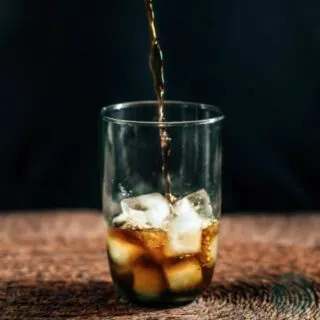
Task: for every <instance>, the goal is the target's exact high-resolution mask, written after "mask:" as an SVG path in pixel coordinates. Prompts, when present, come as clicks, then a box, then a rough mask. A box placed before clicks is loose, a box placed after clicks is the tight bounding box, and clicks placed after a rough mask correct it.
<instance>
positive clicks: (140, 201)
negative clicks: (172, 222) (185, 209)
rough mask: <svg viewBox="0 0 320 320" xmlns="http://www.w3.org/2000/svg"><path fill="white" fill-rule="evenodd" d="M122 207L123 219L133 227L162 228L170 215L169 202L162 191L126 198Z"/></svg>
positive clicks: (122, 202)
mask: <svg viewBox="0 0 320 320" xmlns="http://www.w3.org/2000/svg"><path fill="white" fill-rule="evenodd" d="M121 208H122V215H121V219H122V220H124V221H126V222H125V224H128V225H130V226H133V227H140V228H148V227H149V228H162V227H163V225H164V222H165V220H166V218H167V217H168V216H169V215H170V206H169V203H168V201H167V199H166V198H165V197H163V196H162V195H161V194H160V193H151V194H146V195H142V196H139V197H135V198H128V199H124V200H122V201H121ZM118 218H119V217H118Z"/></svg>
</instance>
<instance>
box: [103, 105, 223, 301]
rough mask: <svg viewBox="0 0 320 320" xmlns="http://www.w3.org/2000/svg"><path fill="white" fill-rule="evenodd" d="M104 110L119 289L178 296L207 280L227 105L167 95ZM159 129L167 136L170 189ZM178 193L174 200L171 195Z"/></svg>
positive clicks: (106, 201) (106, 194)
mask: <svg viewBox="0 0 320 320" xmlns="http://www.w3.org/2000/svg"><path fill="white" fill-rule="evenodd" d="M164 114H165V121H163V122H158V121H157V103H156V102H155V101H142V102H130V103H119V104H115V105H111V106H107V107H105V108H103V109H102V110H101V123H100V124H101V152H102V157H101V158H102V175H101V178H102V179H101V180H102V181H101V182H102V206H103V213H104V218H105V224H106V250H107V256H108V261H109V267H110V272H111V277H112V280H113V283H114V285H115V287H116V290H117V291H118V292H119V293H120V294H121V295H123V296H124V297H125V298H127V299H128V300H130V301H132V302H136V303H140V304H141V303H142V304H149V305H150V304H152V305H154V304H165V305H169V304H170V305H171V304H180V303H187V302H190V301H192V300H194V299H195V298H196V297H197V296H198V295H200V294H201V293H202V291H203V290H204V289H205V288H206V287H207V286H209V285H210V283H211V279H212V276H213V272H214V267H215V264H216V257H217V241H218V233H219V221H220V215H221V138H220V133H221V124H222V120H223V118H224V117H223V115H222V113H221V112H220V111H219V110H218V109H217V108H216V107H214V106H211V105H206V104H201V103H189V102H180V101H166V102H165V105H164ZM160 129H161V130H162V131H163V130H165V131H166V133H167V134H168V135H169V137H170V139H171V140H170V143H171V147H170V153H169V156H168V159H167V169H168V172H169V179H168V181H169V182H170V187H171V195H172V196H173V197H172V198H171V199H170V200H171V201H169V200H167V198H166V197H165V195H166V194H165V185H166V184H165V177H164V174H163V169H164V168H163V166H164V163H163V157H162V149H161V143H160V141H161V140H160ZM173 199H174V200H173Z"/></svg>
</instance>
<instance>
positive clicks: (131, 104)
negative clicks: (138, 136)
mask: <svg viewBox="0 0 320 320" xmlns="http://www.w3.org/2000/svg"><path fill="white" fill-rule="evenodd" d="M151 104H152V105H156V104H157V101H155V100H141V101H131V102H121V103H115V104H111V105H107V106H105V107H103V108H102V109H101V111H100V115H101V119H102V121H105V122H113V123H117V124H126V125H145V126H157V127H169V126H181V125H202V124H213V123H216V122H220V121H221V120H223V119H224V118H225V116H224V115H223V114H222V112H221V111H220V110H219V108H218V107H216V106H214V105H210V104H206V103H198V102H187V101H179V100H165V105H166V104H171V105H172V104H174V105H179V104H184V105H188V106H194V107H200V108H202V109H207V110H210V111H214V112H216V113H217V115H216V116H213V117H209V118H204V119H199V120H181V121H163V122H160V121H144V120H141V121H140V120H127V119H119V118H116V117H110V116H106V115H105V113H106V112H108V111H113V110H121V109H126V108H130V107H134V106H136V107H138V106H143V105H151Z"/></svg>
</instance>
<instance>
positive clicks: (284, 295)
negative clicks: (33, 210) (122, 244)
mask: <svg viewBox="0 0 320 320" xmlns="http://www.w3.org/2000/svg"><path fill="white" fill-rule="evenodd" d="M103 229H104V226H103V221H102V218H101V216H100V215H99V214H98V213H97V212H51V213H50V212H47V213H45V214H42V215H39V214H38V215H35V214H25V215H22V214H8V215H4V216H0V261H1V262H0V319H108V320H109V319H110V320H111V319H114V320H125V319H134V320H135V319H139V320H147V319H148V320H151V319H164V320H165V319H170V320H171V319H172V320H173V319H187V320H189V319H190V320H191V319H192V320H193V319H208V320H209V319H210V320H211V319H230V320H233V319H237V320H238V319H240V320H241V319H253V320H259V319H268V320H273V319H288V320H289V319H290V320H296V319H297V320H298V319H299V320H300V319H302V320H304V319H305V320H307V319H310V320H318V319H320V215H316V214H314V215H312V214H306V215H292V216H282V215H272V216H270V215H268V214H266V215H263V216H259V217H252V216H248V215H237V216H228V217H224V218H223V220H222V223H221V238H220V248H219V256H218V263H217V268H216V272H215V276H214V281H213V283H212V286H211V287H210V288H209V289H208V290H207V291H206V292H205V293H204V294H203V295H202V296H201V297H200V298H199V299H197V301H195V302H193V303H192V304H189V305H187V306H184V307H180V308H173V309H167V310H158V309H146V308H141V307H136V306H133V305H130V304H128V303H126V302H125V301H122V300H121V298H119V297H117V296H116V294H115V292H114V289H113V286H112V283H111V280H110V275H109V271H108V266H107V261H106V255H105V251H104V235H103Z"/></svg>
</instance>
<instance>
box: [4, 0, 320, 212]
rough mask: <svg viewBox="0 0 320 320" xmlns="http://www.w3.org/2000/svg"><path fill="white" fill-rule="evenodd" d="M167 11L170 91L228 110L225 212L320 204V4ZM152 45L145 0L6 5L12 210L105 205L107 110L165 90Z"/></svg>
mask: <svg viewBox="0 0 320 320" xmlns="http://www.w3.org/2000/svg"><path fill="white" fill-rule="evenodd" d="M156 10H157V20H158V23H159V28H160V29H159V33H160V38H161V42H162V46H163V49H164V53H165V67H166V70H165V71H166V77H167V86H168V94H167V98H170V99H179V100H189V101H198V102H206V103H211V104H216V105H218V106H220V107H221V108H222V111H223V112H224V113H225V115H226V119H227V120H226V123H225V127H224V179H223V180H224V181H223V186H224V189H223V195H224V210H225V211H243V210H308V209H320V188H319V186H318V183H319V181H320V179H319V178H320V169H319V163H320V148H319V145H320V144H319V143H320V126H319V117H320V110H319V107H320V105H319V104H320V102H319V101H320V100H319V99H320V91H319V89H320V88H319V87H320V79H319V78H320V62H319V61H320V19H319V16H320V5H319V1H316V0H314V1H312V0H307V1H297V0H294V1H289V0H262V1H255V0H244V1H237V0H214V1H209V0H202V1H186V0H175V1H170V0H161V1H156ZM179 12H180V14H179ZM148 45H149V44H148V33H147V24H146V18H145V14H144V3H143V0H135V1H132V0H130V1H128V0H114V1H108V0H104V1H102V0H91V1H88V0H87V1H85V0H77V1H75V0H69V1H62V0H56V1H52V0H48V1H40V0H32V1H31V0H2V1H1V2H0V49H1V50H0V57H1V59H0V71H1V72H0V152H1V155H0V210H14V209H34V208H52V207H87V208H99V206H100V189H99V160H98V144H97V141H98V135H97V126H98V112H99V110H100V107H101V106H103V105H106V104H109V103H114V102H121V101H132V100H140V99H150V98H151V99H152V98H153V97H154V95H153V91H152V84H151V78H150V73H149V70H148V65H147V51H148Z"/></svg>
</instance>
